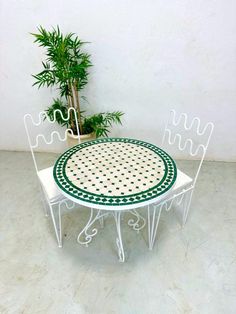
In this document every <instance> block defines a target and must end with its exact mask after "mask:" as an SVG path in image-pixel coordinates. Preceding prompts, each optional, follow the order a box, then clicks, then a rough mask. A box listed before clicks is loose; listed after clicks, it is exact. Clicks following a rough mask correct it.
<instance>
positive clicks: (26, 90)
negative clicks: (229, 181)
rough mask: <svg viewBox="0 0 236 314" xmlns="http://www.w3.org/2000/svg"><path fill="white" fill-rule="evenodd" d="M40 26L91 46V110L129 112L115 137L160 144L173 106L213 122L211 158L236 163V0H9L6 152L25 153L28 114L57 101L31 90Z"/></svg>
mask: <svg viewBox="0 0 236 314" xmlns="http://www.w3.org/2000/svg"><path fill="white" fill-rule="evenodd" d="M40 24H41V25H43V26H44V27H46V28H48V27H50V26H56V25H57V24H59V25H60V27H61V29H62V30H63V32H75V33H77V34H78V35H79V36H80V37H81V39H83V40H86V41H90V42H91V44H90V45H89V46H88V47H87V50H88V52H89V53H91V55H92V61H93V64H94V67H93V68H92V69H91V79H90V82H89V85H88V87H87V88H86V89H85V90H84V94H85V95H86V97H87V99H88V101H89V103H90V105H87V108H88V110H89V111H91V112H98V111H101V110H102V111H104V110H113V109H114V110H122V111H124V112H125V119H124V125H123V127H122V128H116V129H114V130H113V133H112V134H113V135H115V136H130V137H135V138H140V139H144V140H148V141H151V142H154V143H157V144H158V143H159V141H160V134H161V131H162V129H163V127H164V120H165V119H166V118H167V113H168V111H169V109H171V108H172V107H173V108H176V109H177V110H180V111H186V112H188V113H189V114H190V115H191V116H194V115H198V116H200V117H201V118H202V119H203V121H208V120H212V121H213V122H214V123H215V125H216V128H215V133H214V136H213V140H212V143H211V146H210V149H209V154H208V158H209V159H213V160H227V161H232V160H236V145H235V139H236V126H235V124H236V123H235V121H236V58H235V57H236V56H235V52H236V36H235V34H236V1H235V0H214V1H212V0H211V1H210V0H198V1H196V0H182V1H181V0H179V1H178V0H174V1H164V0H152V1H151V0H149V1H143V0H136V1H130V0H119V1H115V0H93V1H82V0H67V1H62V0H54V1H46V0H41V1H32V0H31V1H30V0H22V1H18V0H17V1H16V0H14V1H13V0H12V1H1V13H0V28H1V32H0V39H1V48H0V60H1V61H0V62H1V64H0V68H1V70H0V71H1V73H0V82H1V89H0V95H1V98H0V102H1V113H0V127H1V135H0V148H1V149H10V150H27V149H28V146H27V142H26V137H25V132H24V129H23V123H22V116H23V114H24V113H26V112H31V113H36V112H38V111H39V110H41V109H44V108H45V107H47V106H48V105H49V104H50V101H51V97H52V95H51V94H50V91H49V90H47V89H46V88H45V89H41V90H37V88H33V87H31V85H32V83H33V79H32V78H31V74H32V73H37V72H38V71H40V70H41V65H40V61H41V60H43V53H42V50H40V49H39V48H38V47H37V46H36V45H35V44H33V38H32V37H31V36H30V34H29V32H35V31H36V27H37V26H38V25H40ZM89 107H90V108H89ZM91 107H92V108H91Z"/></svg>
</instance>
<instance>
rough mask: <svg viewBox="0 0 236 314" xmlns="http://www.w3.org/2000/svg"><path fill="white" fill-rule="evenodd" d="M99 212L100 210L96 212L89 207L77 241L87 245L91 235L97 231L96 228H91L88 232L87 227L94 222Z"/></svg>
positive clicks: (91, 237)
mask: <svg viewBox="0 0 236 314" xmlns="http://www.w3.org/2000/svg"><path fill="white" fill-rule="evenodd" d="M100 212H101V210H98V211H97V212H96V210H94V209H93V208H91V210H90V217H89V220H88V222H87V224H86V225H85V227H84V228H83V230H82V231H81V232H80V233H79V235H78V237H77V242H78V243H80V244H84V245H86V246H88V244H89V243H90V242H91V241H92V239H93V237H94V236H95V235H96V234H97V233H98V229H97V228H93V229H92V230H91V231H90V232H89V228H90V227H91V226H92V225H93V224H94V222H95V221H96V220H97V219H99V215H100ZM82 237H84V240H82Z"/></svg>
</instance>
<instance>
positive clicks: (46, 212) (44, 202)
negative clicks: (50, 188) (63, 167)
mask: <svg viewBox="0 0 236 314" xmlns="http://www.w3.org/2000/svg"><path fill="white" fill-rule="evenodd" d="M40 191H41V192H40V193H41V196H42V202H43V208H44V214H45V216H46V217H48V216H49V211H48V203H47V201H46V199H45V195H44V191H43V188H42V186H41V184H40Z"/></svg>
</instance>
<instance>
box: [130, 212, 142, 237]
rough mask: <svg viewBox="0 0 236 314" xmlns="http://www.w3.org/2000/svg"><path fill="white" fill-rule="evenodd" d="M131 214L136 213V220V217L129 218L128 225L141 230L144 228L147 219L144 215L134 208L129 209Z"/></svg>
mask: <svg viewBox="0 0 236 314" xmlns="http://www.w3.org/2000/svg"><path fill="white" fill-rule="evenodd" d="M129 213H130V214H132V215H134V216H135V218H136V220H135V219H134V218H131V219H129V220H128V225H129V226H130V227H132V228H133V230H135V231H137V232H139V231H140V230H141V229H143V228H144V227H145V225H146V220H145V219H144V217H143V216H141V215H140V214H139V213H138V212H137V210H135V209H133V210H130V211H129Z"/></svg>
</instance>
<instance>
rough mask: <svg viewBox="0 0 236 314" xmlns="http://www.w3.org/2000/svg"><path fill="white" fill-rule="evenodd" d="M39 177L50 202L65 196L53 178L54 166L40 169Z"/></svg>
mask: <svg viewBox="0 0 236 314" xmlns="http://www.w3.org/2000/svg"><path fill="white" fill-rule="evenodd" d="M38 177H39V180H40V182H41V184H42V186H43V189H44V191H45V192H46V193H47V196H48V198H49V201H50V202H55V201H58V200H60V199H62V198H64V197H63V195H62V194H61V193H60V191H59V190H58V188H57V186H56V184H55V181H54V178H53V167H49V168H45V169H43V170H40V171H38Z"/></svg>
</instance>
